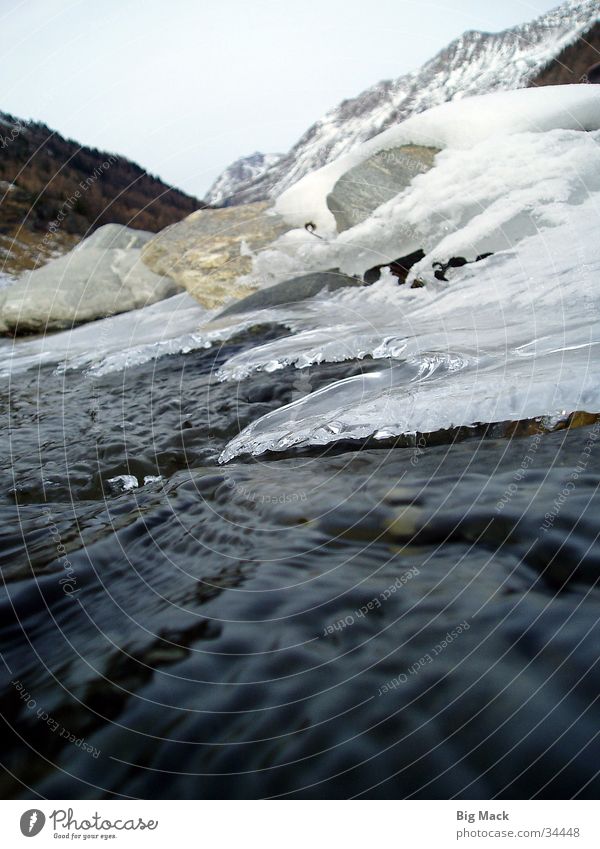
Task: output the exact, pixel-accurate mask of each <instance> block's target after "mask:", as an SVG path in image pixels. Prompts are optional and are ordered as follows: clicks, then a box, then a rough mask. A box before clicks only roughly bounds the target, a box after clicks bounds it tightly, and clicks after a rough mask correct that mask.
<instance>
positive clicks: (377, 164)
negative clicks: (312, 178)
mask: <svg viewBox="0 0 600 849" xmlns="http://www.w3.org/2000/svg"><path fill="white" fill-rule="evenodd" d="M437 153H439V149H438V148H436V147H423V146H421V145H402V146H401V147H394V148H391V149H390V150H380V151H379V153H376V154H375V155H374V156H372V157H371V158H370V159H368V160H367V161H366V162H362V163H361V164H360V165H357V166H356V167H355V168H351V169H350V170H349V171H346V173H345V174H344V175H343V176H342V177H340V179H339V180H338V181H337V183H336V184H335V186H334V187H333V189H332V190H331V192H330V193H329V195H328V196H327V206H328V207H329V209H330V210H331V212H332V213H333V215H334V217H335V220H336V224H337V229H338V232H340V233H341V232H342V230H348V229H349V228H350V227H354V225H355V224H360V222H361V221H364V220H365V218H368V216H369V215H370V214H371V213H372V212H373V210H374V209H377V207H378V206H381V204H382V203H385V202H386V201H388V200H391V199H392V198H393V197H395V196H396V195H397V194H399V193H400V192H401V191H403V190H404V189H405V188H406V187H407V186H408V185H409V183H410V182H411V181H412V180H413V179H414V177H416V176H417V174H423V173H425V171H429V169H430V168H431V167H432V166H433V160H434V158H435V155H436V154H437Z"/></svg>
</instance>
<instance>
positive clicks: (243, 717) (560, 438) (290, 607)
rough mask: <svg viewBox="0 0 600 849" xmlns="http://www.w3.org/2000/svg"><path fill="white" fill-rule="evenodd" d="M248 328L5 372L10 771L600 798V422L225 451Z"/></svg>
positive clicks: (272, 384)
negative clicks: (414, 440) (107, 370)
mask: <svg viewBox="0 0 600 849" xmlns="http://www.w3.org/2000/svg"><path fill="white" fill-rule="evenodd" d="M261 332H262V338H264V339H265V340H266V339H267V338H269V336H271V337H272V335H273V334H274V333H275V332H276V331H274V330H269V329H268V328H263V329H262V331H261ZM250 339H251V337H250V334H248V335H247V337H244V338H239V339H238V340H237V341H236V344H229V345H228V346H227V347H225V348H223V349H222V350H220V351H219V352H217V353H215V352H214V351H200V352H194V353H192V354H188V355H186V356H172V357H164V358H163V359H161V360H158V361H156V362H153V363H148V364H146V365H145V366H140V367H137V368H133V369H129V370H127V371H125V372H122V373H115V374H112V375H106V376H104V377H100V378H90V377H86V376H85V375H84V374H82V373H81V372H76V371H73V372H66V373H65V374H64V375H62V376H60V375H54V374H53V373H52V369H51V368H45V369H42V370H41V371H39V372H34V371H32V372H29V373H27V374H24V375H19V376H18V377H15V378H14V379H13V381H12V382H10V383H6V384H4V385H3V387H2V389H1V392H0V404H1V408H2V414H3V418H4V425H5V434H6V437H7V438H6V439H5V440H4V443H3V446H2V457H1V464H0V473H1V479H0V520H1V521H0V527H1V534H2V547H1V565H2V576H3V588H2V591H1V598H0V632H1V651H2V658H3V660H4V662H3V663H1V662H0V675H1V677H2V689H1V703H0V713H1V715H2V718H3V733H2V749H1V752H2V765H3V768H4V772H3V774H2V778H1V780H0V783H1V790H2V793H3V795H4V796H5V797H6V796H8V797H11V796H16V797H31V796H37V795H39V796H43V797H50V798H78V797H82V798H88V797H89V798H98V797H146V798H147V797H163V798H164V797H170V798H177V797H191V798H202V797H208V798H211V797H234V798H238V797H241V798H255V797H265V796H267V797H270V796H291V797H317V798H331V797H349V796H360V795H362V796H367V797H369V796H370V797H386V798H397V797H407V796H416V797H421V798H436V797H441V798H449V797H463V798H490V797H507V798H529V797H531V796H541V797H561V798H564V797H571V796H574V795H576V794H579V795H580V796H581V797H592V798H594V797H597V795H598V793H599V792H600V777H599V768H600V739H599V737H600V734H599V732H600V722H599V716H600V706H599V704H598V701H597V700H598V696H599V695H600V675H599V669H598V658H599V650H600V594H599V591H598V589H597V588H596V582H597V577H598V575H599V573H600V548H599V547H598V544H597V534H598V513H599V508H600V496H599V494H598V481H599V480H600V449H599V448H598V442H600V438H599V437H600V431H599V428H598V426H597V425H596V426H593V427H585V428H579V429H577V430H571V431H561V432H557V433H552V434H547V435H543V436H540V435H537V436H532V437H526V438H520V439H513V440H499V439H498V440H494V439H487V440H484V441H481V440H478V439H468V440H466V441H463V442H460V443H458V442H457V443H455V444H452V445H439V446H435V447H419V446H415V447H408V448H391V449H390V448H380V449H373V448H365V449H364V450H356V449H357V448H358V447H359V446H341V447H340V448H338V450H335V451H329V452H325V453H323V452H321V453H320V454H318V453H314V454H312V455H311V453H310V452H305V453H304V454H298V455H296V456H287V457H281V458H279V457H276V456H274V455H271V456H268V457H266V458H259V459H254V460H252V459H249V460H246V461H243V462H236V463H233V464H229V465H227V466H219V465H218V464H217V458H218V456H219V453H220V452H221V451H222V450H223V448H224V447H225V445H226V443H227V441H228V440H229V439H231V438H232V437H233V436H234V435H235V434H237V433H238V432H239V430H240V429H241V428H242V427H243V426H245V425H246V424H248V423H249V422H250V421H253V420H254V419H256V418H258V417H259V416H260V415H262V414H263V413H266V412H268V411H269V410H272V409H276V408H277V407H279V406H281V405H282V404H284V403H287V402H289V401H290V400H291V399H292V398H293V397H294V392H295V391H296V390H295V387H297V379H298V372H297V371H295V370H293V369H284V370H282V371H278V372H276V373H274V374H272V375H267V374H260V375H257V376H256V377H254V378H252V379H249V380H247V381H244V382H242V383H240V384H237V385H235V384H218V383H215V382H214V379H213V377H212V375H213V372H214V369H215V368H217V367H218V366H219V365H220V364H221V363H222V362H223V361H224V359H225V358H226V357H229V356H231V355H232V354H233V353H234V352H235V351H236V349H239V350H242V349H243V346H244V345H247V344H248V343H249V341H250ZM252 339H253V341H256V337H252ZM370 367H371V366H370V364H369V362H368V361H363V362H362V363H361V364H360V366H358V365H352V364H348V363H344V364H337V365H321V366H318V367H315V368H313V369H311V370H310V382H311V389H313V390H314V389H316V388H318V387H319V386H321V385H326V384H327V383H329V382H331V381H332V380H334V379H339V378H340V377H341V376H344V375H348V374H352V373H355V372H356V371H358V370H359V368H360V369H361V370H363V371H364V370H365V369H369V368H370ZM377 368H378V369H380V368H381V363H380V362H379V363H377ZM120 475H134V476H135V477H136V478H137V479H138V480H139V482H140V484H141V483H142V481H143V479H144V477H145V476H154V477H156V476H158V475H161V476H162V480H158V481H157V480H155V481H152V482H150V483H147V484H146V485H143V486H140V487H139V488H137V489H134V490H132V491H127V492H120V491H119V485H118V484H109V483H108V481H109V480H110V479H112V478H115V477H117V476H120Z"/></svg>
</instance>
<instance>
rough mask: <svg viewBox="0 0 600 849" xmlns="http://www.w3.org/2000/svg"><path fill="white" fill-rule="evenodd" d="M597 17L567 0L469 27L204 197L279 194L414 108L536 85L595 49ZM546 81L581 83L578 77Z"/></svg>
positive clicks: (581, 2)
mask: <svg viewBox="0 0 600 849" xmlns="http://www.w3.org/2000/svg"><path fill="white" fill-rule="evenodd" d="M599 21H600V7H599V5H598V3H597V0H567V2H565V3H562V4H561V5H560V6H558V7H557V8H556V9H553V10H551V11H550V12H546V13H545V14H544V15H541V16H540V17H538V18H536V19H535V20H534V21H532V22H530V23H526V24H521V25H519V26H516V27H513V28H511V29H508V30H504V31H503V32H501V33H495V34H492V33H482V32H476V31H471V32H466V33H464V35H462V36H461V37H460V38H458V39H456V40H455V41H453V42H452V43H451V44H449V45H448V47H446V48H445V49H444V50H442V51H441V52H440V53H438V54H437V55H436V56H434V57H433V59H431V60H430V61H428V62H426V63H425V64H424V65H423V66H422V67H421V68H419V69H418V70H416V71H413V72H411V73H410V74H405V75H403V76H401V77H398V78H397V79H396V80H392V81H390V80H386V81H383V82H380V83H377V84H376V85H374V86H372V87H371V88H369V89H367V90H366V91H364V92H362V94H359V95H358V97H355V98H352V99H350V100H345V101H343V102H342V103H341V104H339V106H336V107H335V108H334V109H332V110H330V111H329V112H328V113H327V114H326V115H325V116H324V117H323V118H321V120H319V121H317V122H316V123H315V124H313V126H312V127H310V128H309V129H308V130H307V132H306V133H305V134H304V135H303V136H302V138H300V140H299V141H298V142H297V143H296V144H295V145H294V147H293V148H292V149H291V150H290V151H289V153H287V154H285V155H284V156H282V157H280V158H279V159H278V160H277V161H276V162H275V163H274V164H272V165H271V166H269V167H268V168H267V169H266V170H264V171H263V172H262V173H261V174H260V175H250V177H249V179H248V178H246V177H245V176H244V174H243V173H242V171H240V172H239V173H240V179H238V178H237V176H236V173H237V172H236V166H237V165H238V163H240V162H243V161H244V160H238V163H234V164H233V165H232V166H230V167H229V168H228V169H227V170H226V171H225V172H224V173H223V175H222V176H221V177H220V178H219V179H218V180H217V182H216V183H215V186H213V188H212V189H211V191H210V192H209V194H208V195H207V197H206V201H207V202H209V203H216V202H217V201H216V200H215V197H214V191H215V187H216V186H220V184H221V181H223V186H224V189H223V190H222V191H221V192H220V197H219V202H221V203H226V204H227V203H230V204H231V203H241V202H244V203H246V202H248V201H254V200H264V199H265V198H267V197H276V196H277V195H279V194H280V193H281V192H282V191H284V190H285V189H286V188H288V187H289V186H291V185H292V184H293V183H295V182H296V181H297V180H299V179H300V178H301V177H303V176H304V175H305V174H307V173H309V172H310V171H313V170H315V169H316V168H320V167H321V166H322V165H325V164H326V163H327V162H331V161H332V160H333V159H336V158H337V157H338V156H341V155H342V154H344V153H347V152H348V151H350V150H351V149H352V148H354V147H355V146H356V145H358V144H360V143H362V142H364V141H366V140H367V139H369V138H371V137H372V136H374V135H377V134H378V133H380V132H382V130H385V129H387V128H388V127H390V126H391V125H393V124H395V123H398V122H399V121H402V120H404V119H405V118H408V117H409V116H410V115H412V114H415V113H417V112H423V111H424V110H425V109H430V108H431V107H432V106H436V105H438V104H440V103H444V102H445V101H448V100H457V99H459V98H461V97H463V96H465V95H476V94H486V93H488V92H493V91H499V90H509V89H515V88H525V87H526V86H529V85H532V84H536V82H537V80H538V78H539V77H541V76H543V75H544V74H546V73H547V70H548V68H549V67H550V66H552V65H553V64H554V63H555V60H557V59H559V58H560V57H561V54H563V52H564V51H569V50H570V51H571V53H572V51H573V47H574V45H577V43H578V42H580V44H581V49H582V50H583V51H584V52H585V53H586V57H587V53H590V56H591V55H592V54H593V53H594V52H595V51H594V50H593V45H592V46H591V45H590V44H589V43H588V42H590V39H593V40H594V41H595V40H597V39H598V38H599V37H600V36H599ZM592 31H593V33H592ZM580 40H581V41H580ZM597 46H598V47H600V44H599V45H597ZM592 61H595V60H594V59H593V58H591V59H590V61H589V63H588V64H591V62H592ZM585 62H587V58H586V59H585ZM585 62H584V64H585ZM563 64H564V63H563ZM586 67H587V65H586ZM573 68H574V63H573V57H572V56H571V55H570V58H569V67H568V68H567V67H566V65H565V66H564V68H563V70H564V74H567V76H568V73H567V72H569V73H570V74H571V76H573V74H572V71H573ZM581 73H583V71H582V72H581ZM554 76H556V75H554ZM540 81H541V82H578V81H579V76H576V77H575V78H574V79H570V78H568V79H567V78H556V79H554V78H551V79H540ZM254 156H256V154H254ZM250 158H252V157H250ZM228 199H229V200H228Z"/></svg>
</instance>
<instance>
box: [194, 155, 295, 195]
mask: <svg viewBox="0 0 600 849" xmlns="http://www.w3.org/2000/svg"><path fill="white" fill-rule="evenodd" d="M282 156H283V153H259V152H257V153H251V154H250V156H242V157H241V158H240V159H236V160H235V162H232V164H231V165H229V166H228V167H227V168H226V169H225V170H224V171H223V172H222V173H221V174H220V175H219V176H218V177H217V179H216V180H215V182H214V183H213V184H212V186H211V187H210V189H209V190H208V192H207V194H206V196H205V198H204V200H205V202H206V203H208V204H211V205H215V206H218V205H220V204H223V205H226V206H232V205H233V203H232V199H233V198H234V197H235V193H236V191H237V187H238V186H244V185H246V184H248V183H253V182H255V181H256V180H258V179H259V178H260V177H262V176H263V174H265V173H266V172H267V171H269V170H270V169H271V168H274V167H275V166H276V165H277V163H278V162H279V160H280V159H281V157H282Z"/></svg>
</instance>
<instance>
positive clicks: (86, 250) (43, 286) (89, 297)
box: [0, 224, 179, 334]
mask: <svg viewBox="0 0 600 849" xmlns="http://www.w3.org/2000/svg"><path fill="white" fill-rule="evenodd" d="M152 235H153V234H152V233H147V232H145V231H140V230H132V229H130V228H128V227H124V226H122V225H120V224H107V225H105V226H104V227H100V228H99V229H98V230H96V231H95V232H94V233H93V234H92V235H91V236H89V237H88V238H87V239H85V240H84V241H83V242H81V243H80V244H78V245H77V247H76V248H75V249H74V250H72V251H71V252H70V253H68V254H66V255H65V256H62V257H59V258H58V259H54V260H52V261H51V262H49V263H48V264H47V265H45V266H43V267H41V268H38V269H35V270H34V271H30V272H25V273H24V274H23V275H22V276H21V277H20V278H19V279H18V280H17V281H16V282H15V283H13V284H12V285H11V286H8V287H6V288H3V289H2V290H1V292H0V332H4V333H6V332H8V333H10V334H19V333H44V332H46V331H50V330H52V331H54V330H62V329H64V328H67V327H72V326H74V325H77V324H82V323H84V322H87V321H93V320H95V319H98V318H104V317H106V316H110V315H116V314H117V313H122V312H127V311H128V310H133V309H137V308H139V307H142V306H145V305H146V304H153V303H155V302H156V301H160V300H162V299H163V298H167V297H169V296H170V295H174V294H175V293H176V292H178V291H179V287H178V286H177V284H175V283H174V282H173V281H172V280H171V279H170V278H168V277H164V276H160V275H158V274H154V273H153V272H152V271H150V269H149V268H147V266H146V265H144V263H143V262H142V261H141V247H142V245H143V244H145V243H146V242H147V241H148V240H149V239H150V238H151V237H152Z"/></svg>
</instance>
